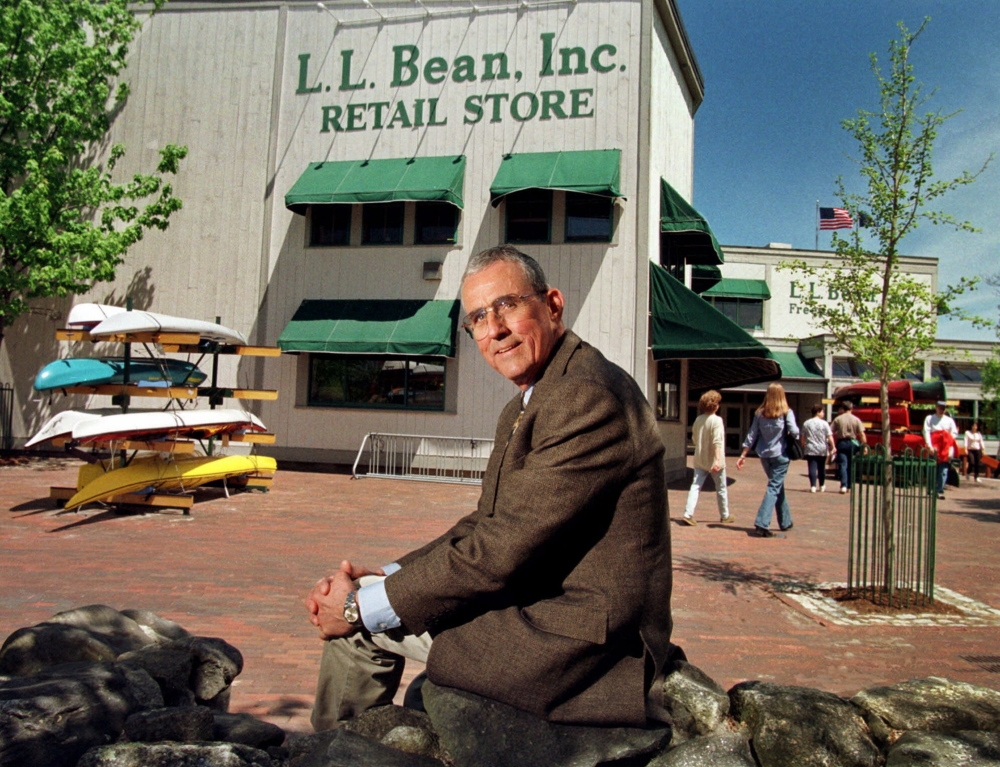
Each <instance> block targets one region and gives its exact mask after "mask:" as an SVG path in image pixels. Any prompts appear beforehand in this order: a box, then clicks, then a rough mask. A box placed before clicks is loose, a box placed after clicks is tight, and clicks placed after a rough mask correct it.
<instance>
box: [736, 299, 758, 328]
mask: <svg viewBox="0 0 1000 767" xmlns="http://www.w3.org/2000/svg"><path fill="white" fill-rule="evenodd" d="M736 300H737V316H738V317H739V320H738V321H737V323H736V324H737V325H739V326H740V327H741V328H762V327H764V302H763V301H755V300H754V299H752V298H738V299H736Z"/></svg>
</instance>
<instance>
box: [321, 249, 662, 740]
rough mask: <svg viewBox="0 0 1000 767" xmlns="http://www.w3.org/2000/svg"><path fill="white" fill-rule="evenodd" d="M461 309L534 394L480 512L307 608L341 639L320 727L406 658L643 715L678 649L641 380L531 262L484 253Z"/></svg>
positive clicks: (592, 708)
mask: <svg viewBox="0 0 1000 767" xmlns="http://www.w3.org/2000/svg"><path fill="white" fill-rule="evenodd" d="M462 303H463V306H464V308H465V311H467V312H468V314H467V315H466V318H465V322H464V327H465V328H466V330H467V331H468V332H469V333H470V335H472V336H473V338H474V339H475V341H476V343H477V345H478V347H479V350H480V352H481V353H482V355H483V356H484V358H485V359H486V361H487V362H488V363H489V364H490V365H491V366H492V367H493V368H494V369H495V370H497V372H499V373H500V374H501V375H503V376H504V377H506V378H507V379H509V380H510V381H512V382H513V383H515V384H516V385H517V386H518V388H520V389H521V394H520V395H519V396H517V397H515V398H514V399H513V400H511V402H510V403H509V404H508V405H507V406H506V408H505V409H504V410H503V412H502V414H501V415H500V419H499V422H498V424H497V431H496V443H495V447H494V450H493V453H492V454H491V456H490V459H489V464H488V466H487V470H486V473H485V476H484V479H483V489H482V495H481V497H480V500H479V504H478V507H477V509H476V510H475V511H474V512H473V513H472V514H470V515H468V516H467V517H465V518H463V519H461V520H459V521H458V522H457V523H456V524H455V525H454V526H453V527H452V528H451V529H450V530H449V531H448V532H446V533H445V534H444V535H442V536H440V537H439V538H438V539H437V540H435V541H432V542H431V543H429V544H427V545H426V546H424V547H422V548H420V549H418V550H416V551H414V552H411V553H409V554H407V555H405V556H404V557H402V558H400V559H399V560H398V562H397V563H394V564H393V565H391V566H387V567H385V568H380V569H378V570H368V569H367V568H364V567H358V566H356V565H354V564H352V563H351V562H350V561H349V560H345V561H344V562H343V563H342V565H341V568H340V570H338V571H337V572H336V573H334V574H332V575H330V576H327V577H325V578H322V579H321V580H320V581H319V583H317V584H316V586H315V587H314V588H313V590H312V592H311V593H310V595H309V597H308V599H307V600H306V602H307V606H308V609H309V612H310V616H309V617H310V620H311V621H312V623H313V624H314V625H316V626H317V627H318V628H319V629H320V633H321V635H322V636H323V638H325V639H328V640H329V641H327V643H326V646H325V649H324V657H323V664H322V667H321V674H320V685H319V688H318V691H317V699H316V708H315V709H314V713H313V724H314V726H315V727H316V728H317V729H326V728H328V727H333V726H336V723H337V721H339V720H342V719H345V718H350V717H351V716H354V715H357V714H358V713H360V712H361V711H363V710H364V709H365V708H368V707H370V706H373V705H380V704H385V703H388V702H390V701H391V700H392V697H393V695H394V693H395V692H396V688H397V686H398V684H399V676H400V674H401V671H402V663H403V661H402V656H408V657H417V658H419V659H424V658H425V657H426V663H427V675H428V678H429V679H430V680H431V681H432V682H434V683H435V684H438V685H444V686H448V687H454V688H457V689H461V690H466V691H469V692H473V693H477V694H479V695H482V696H485V697H488V698H491V699H493V700H498V701H501V702H504V703H507V704H509V705H511V706H514V707H517V708H519V709H522V710H525V711H529V712H532V713H534V714H536V715H538V716H540V717H543V718H545V719H548V720H550V721H556V722H567V723H589V724H602V725H613V724H617V725H642V724H644V723H645V722H646V719H647V710H648V711H650V712H653V715H655V712H656V711H657V710H658V708H659V705H660V704H661V703H662V701H659V700H656V695H655V694H651V693H650V690H651V688H653V680H654V679H655V678H657V677H658V676H659V674H660V672H661V670H662V668H663V666H664V663H665V662H666V659H667V657H668V655H669V653H670V648H671V645H670V631H671V620H670V588H671V568H670V539H669V531H668V528H667V509H666V489H665V484H664V474H663V452H664V448H663V444H662V442H661V440H660V438H659V435H658V433H657V429H656V423H655V417H654V415H653V413H652V411H651V409H650V407H649V404H648V402H647V401H646V399H645V398H644V396H643V394H642V392H641V390H640V389H639V387H638V386H637V385H636V383H635V381H634V380H633V379H632V378H631V377H630V376H629V375H628V374H627V373H625V372H624V371H623V370H622V369H621V368H619V367H617V366H616V365H613V364H612V363H610V362H609V361H608V360H606V359H605V358H604V356H603V355H601V353H600V352H598V351H597V350H596V349H594V348H593V347H591V346H589V345H588V344H587V343H585V342H584V341H582V340H581V339H580V338H579V337H578V336H576V335H575V334H574V333H572V332H571V331H568V330H566V329H565V327H564V325H563V308H564V299H563V295H562V293H561V292H560V291H559V290H557V289H555V288H550V287H549V286H548V285H547V284H546V282H545V277H544V274H543V273H542V271H541V268H540V267H539V266H538V264H537V263H536V262H535V261H534V259H532V258H530V257H529V256H526V255H524V254H522V253H520V252H519V251H517V250H515V249H514V248H511V247H499V248H493V249H491V250H488V251H484V252H483V253H480V254H478V255H477V256H475V257H474V258H473V259H472V260H471V261H470V263H469V266H468V268H467V270H466V274H465V276H464V279H463V284H462ZM372 575H377V576H383V575H385V576H387V577H384V578H382V577H379V578H375V579H372V578H367V577H364V576H372ZM359 579H361V580H362V582H363V583H368V582H369V581H372V580H373V581H374V583H371V584H370V585H365V586H362V587H361V588H360V590H359V589H358V580H359ZM398 640H399V641H398ZM428 648H429V652H428ZM425 653H426V655H425ZM653 689H655V688H653Z"/></svg>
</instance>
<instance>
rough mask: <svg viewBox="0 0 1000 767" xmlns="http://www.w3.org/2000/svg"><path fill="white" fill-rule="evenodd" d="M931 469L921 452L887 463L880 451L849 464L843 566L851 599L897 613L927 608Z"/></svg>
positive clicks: (932, 538)
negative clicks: (895, 608)
mask: <svg viewBox="0 0 1000 767" xmlns="http://www.w3.org/2000/svg"><path fill="white" fill-rule="evenodd" d="M887 468H888V469H889V471H890V474H889V482H888V485H887V484H886V482H885V478H886V469H887ZM935 468H936V462H935V461H934V459H933V458H932V457H930V454H929V453H927V451H921V454H920V455H914V453H913V451H912V450H909V449H907V450H905V451H904V452H903V453H901V454H898V455H895V456H892V457H889V456H887V455H886V452H885V449H884V448H883V447H882V446H881V445H879V446H878V447H876V448H875V449H874V450H873V451H872V452H871V453H869V454H868V455H866V456H858V457H857V458H856V459H855V461H854V462H853V464H852V466H851V475H852V476H851V514H850V525H851V529H850V537H849V541H848V561H847V588H848V592H849V595H850V596H851V597H855V598H858V597H860V598H867V599H870V600H871V601H873V602H876V603H881V601H882V599H883V598H884V599H885V600H886V601H887V604H889V605H894V604H897V602H898V606H901V607H909V606H911V605H927V604H931V603H933V601H934V564H935V550H936V529H937V494H936V491H935V482H936V479H935ZM886 493H888V494H889V503H888V505H886V504H885V498H886ZM887 515H888V516H887Z"/></svg>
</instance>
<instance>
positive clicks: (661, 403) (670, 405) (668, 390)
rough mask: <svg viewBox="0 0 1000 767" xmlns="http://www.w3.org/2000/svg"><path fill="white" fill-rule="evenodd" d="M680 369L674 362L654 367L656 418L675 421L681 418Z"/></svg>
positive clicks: (666, 362)
mask: <svg viewBox="0 0 1000 767" xmlns="http://www.w3.org/2000/svg"><path fill="white" fill-rule="evenodd" d="M680 382H681V368H680V364H679V363H678V362H677V361H676V360H664V361H661V362H659V363H658V364H657V366H656V417H657V418H658V419H659V420H661V421H677V420H679V419H680V417H681V405H680V396H679V394H680V391H679V390H680Z"/></svg>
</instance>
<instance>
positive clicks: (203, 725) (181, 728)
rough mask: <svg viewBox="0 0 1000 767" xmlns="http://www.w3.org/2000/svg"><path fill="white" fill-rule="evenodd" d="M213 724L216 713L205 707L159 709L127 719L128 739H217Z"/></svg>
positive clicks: (143, 741) (136, 740) (133, 740)
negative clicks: (213, 733)
mask: <svg viewBox="0 0 1000 767" xmlns="http://www.w3.org/2000/svg"><path fill="white" fill-rule="evenodd" d="M213 724H214V720H213V717H212V712H211V711H210V710H209V709H207V708H205V707H204V706H187V707H185V708H157V709H153V710H152V711H140V712H139V713H138V714H132V716H130V717H129V718H128V719H126V720H125V737H126V738H128V740H129V741H131V742H132V743H159V742H160V741H163V740H173V741H199V740H216V738H214V737H212V727H213Z"/></svg>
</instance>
